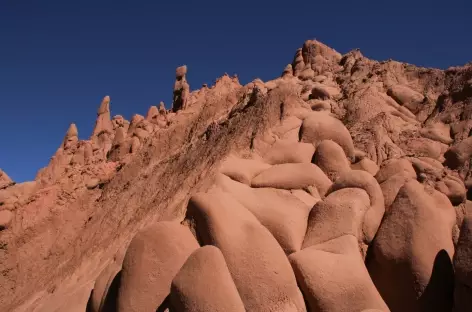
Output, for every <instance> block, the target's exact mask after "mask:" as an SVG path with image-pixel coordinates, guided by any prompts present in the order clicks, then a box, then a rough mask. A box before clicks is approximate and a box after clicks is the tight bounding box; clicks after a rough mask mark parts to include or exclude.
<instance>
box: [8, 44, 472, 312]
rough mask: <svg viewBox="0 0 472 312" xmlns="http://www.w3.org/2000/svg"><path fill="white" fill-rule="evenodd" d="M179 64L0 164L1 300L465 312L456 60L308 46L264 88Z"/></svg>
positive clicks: (23, 305)
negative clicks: (27, 163)
mask: <svg viewBox="0 0 472 312" xmlns="http://www.w3.org/2000/svg"><path fill="white" fill-rule="evenodd" d="M186 73H187V68H186V66H182V67H179V68H177V70H176V81H175V85H174V97H173V102H172V109H171V110H169V111H168V110H166V108H165V106H164V103H162V102H161V103H160V104H159V106H150V108H149V110H148V111H147V113H146V112H141V113H143V115H141V114H135V115H133V116H132V117H131V118H130V121H128V120H126V119H125V118H124V117H123V116H120V115H116V116H114V117H113V118H111V112H110V98H109V97H105V98H104V99H103V101H102V103H101V105H100V108H99V111H98V116H97V121H96V124H95V128H94V129H93V133H92V136H91V137H90V139H89V140H80V139H79V136H78V131H77V127H76V126H75V125H74V124H71V126H70V127H69V129H68V130H67V133H66V135H65V137H64V140H63V141H62V143H60V145H59V147H58V149H57V151H56V153H55V154H54V155H53V157H52V158H51V161H50V163H49V164H48V166H47V167H45V168H43V169H41V170H40V171H39V172H38V174H37V177H36V179H35V181H31V182H25V183H18V184H15V183H14V182H13V181H11V179H9V178H8V176H6V174H5V173H4V172H3V171H0V272H1V274H0V307H2V311H3V310H5V311H18V312H21V311H30V310H34V311H37V312H59V311H85V310H87V311H93V312H99V311H107V312H112V311H210V310H211V311H271V312H274V311H276V312H279V311H280V312H282V311H284V312H285V311H293V312H296V311H307V310H308V311H330V312H331V311H364V312H366V311H384V312H387V311H392V312H400V311H412V312H424V311H438V312H439V311H441V312H443V311H446V312H447V311H450V312H452V311H457V312H463V311H469V310H470V304H469V303H470V300H468V299H469V298H470V296H471V294H470V289H471V287H472V284H471V279H470V273H471V272H472V263H471V261H470V258H471V256H470V255H471V252H470V251H471V244H472V237H471V235H470V234H471V232H472V230H471V225H470V224H471V221H470V219H471V218H470V203H471V202H470V200H471V199H472V197H471V196H472V195H471V194H472V191H471V188H472V173H471V172H472V170H471V168H472V167H471V166H470V156H471V154H472V148H471V146H472V145H471V144H470V143H471V142H470V136H469V134H470V133H471V129H472V122H471V119H472V110H471V109H470V107H472V106H471V104H472V83H471V81H472V65H471V64H468V65H465V66H462V67H454V68H449V69H447V70H437V69H427V68H419V67H415V66H413V65H410V64H403V63H399V62H395V61H391V60H389V61H384V62H377V61H374V60H370V59H368V58H366V57H364V56H363V55H362V53H361V52H360V51H359V50H354V51H351V52H348V53H346V54H345V55H341V54H339V53H338V52H336V51H335V50H334V49H332V48H329V47H327V46H326V45H324V44H322V43H320V42H319V41H316V40H309V41H307V42H305V44H304V45H303V46H302V47H301V48H300V49H298V50H297V51H296V53H295V56H294V59H293V61H292V63H291V64H290V65H288V66H286V67H285V69H284V70H283V73H282V75H281V77H278V78H276V79H274V80H270V81H262V80H261V79H255V80H253V81H252V82H250V83H248V84H247V85H241V84H240V82H239V79H238V77H237V76H233V77H230V76H229V75H227V74H225V75H223V76H222V77H220V78H218V79H217V80H216V82H215V84H214V85H213V86H207V85H205V86H203V87H202V88H201V89H199V90H195V91H192V92H190V88H189V85H188V82H187V80H186ZM81 131H82V129H81ZM123 259H124V260H123ZM87 300H88V301H87Z"/></svg>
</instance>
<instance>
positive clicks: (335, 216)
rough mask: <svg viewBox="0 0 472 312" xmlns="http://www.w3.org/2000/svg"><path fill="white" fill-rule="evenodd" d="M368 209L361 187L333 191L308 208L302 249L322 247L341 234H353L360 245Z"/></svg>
mask: <svg viewBox="0 0 472 312" xmlns="http://www.w3.org/2000/svg"><path fill="white" fill-rule="evenodd" d="M369 208H370V198H369V195H368V194H367V193H366V191H365V190H363V189H360V188H344V189H340V190H338V191H335V192H333V193H331V194H329V195H328V196H326V198H325V199H324V200H323V201H319V202H318V203H316V205H315V206H314V207H313V209H311V211H310V216H309V217H308V227H307V231H306V235H305V239H304V240H303V247H302V248H303V249H305V248H308V247H310V246H314V245H317V244H321V243H323V242H326V241H328V240H331V239H335V238H337V237H340V236H343V235H352V236H354V237H356V238H357V239H358V241H359V242H360V243H366V244H368V243H370V242H369V241H367V242H366V241H364V235H363V232H362V229H363V225H364V224H363V222H364V217H365V213H366V212H367V211H368V210H369Z"/></svg>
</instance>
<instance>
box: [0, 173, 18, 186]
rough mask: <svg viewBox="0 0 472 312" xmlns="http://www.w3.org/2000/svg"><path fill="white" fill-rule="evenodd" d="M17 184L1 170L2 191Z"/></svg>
mask: <svg viewBox="0 0 472 312" xmlns="http://www.w3.org/2000/svg"><path fill="white" fill-rule="evenodd" d="M13 184H15V182H13V180H12V179H10V177H9V176H8V175H7V174H6V173H5V171H3V170H2V169H0V190H1V189H4V188H7V187H9V186H11V185H13Z"/></svg>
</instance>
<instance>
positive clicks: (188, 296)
mask: <svg viewBox="0 0 472 312" xmlns="http://www.w3.org/2000/svg"><path fill="white" fill-rule="evenodd" d="M170 302H171V303H172V307H173V308H174V309H176V310H177V311H182V312H186V311H189V312H190V311H191V312H206V311H215V312H218V311H222V312H223V311H235V312H238V311H241V312H243V311H246V310H245V309H244V304H243V302H242V300H241V298H240V297H239V294H238V290H237V289H236V285H234V282H233V278H232V277H231V274H230V272H229V270H228V266H227V265H226V262H225V258H224V257H223V254H222V253H221V251H220V250H219V249H218V248H216V247H214V246H204V247H202V248H199V249H197V250H196V251H195V252H193V253H192V254H191V255H190V257H189V258H188V259H187V261H186V262H185V263H184V265H183V266H182V268H181V269H180V271H179V273H177V275H176V276H175V277H174V280H173V281H172V287H171V294H170Z"/></svg>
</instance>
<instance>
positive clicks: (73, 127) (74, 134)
mask: <svg viewBox="0 0 472 312" xmlns="http://www.w3.org/2000/svg"><path fill="white" fill-rule="evenodd" d="M78 136H79V130H77V126H76V125H75V123H71V124H70V126H69V129H68V130H67V133H66V138H70V137H78Z"/></svg>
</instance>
